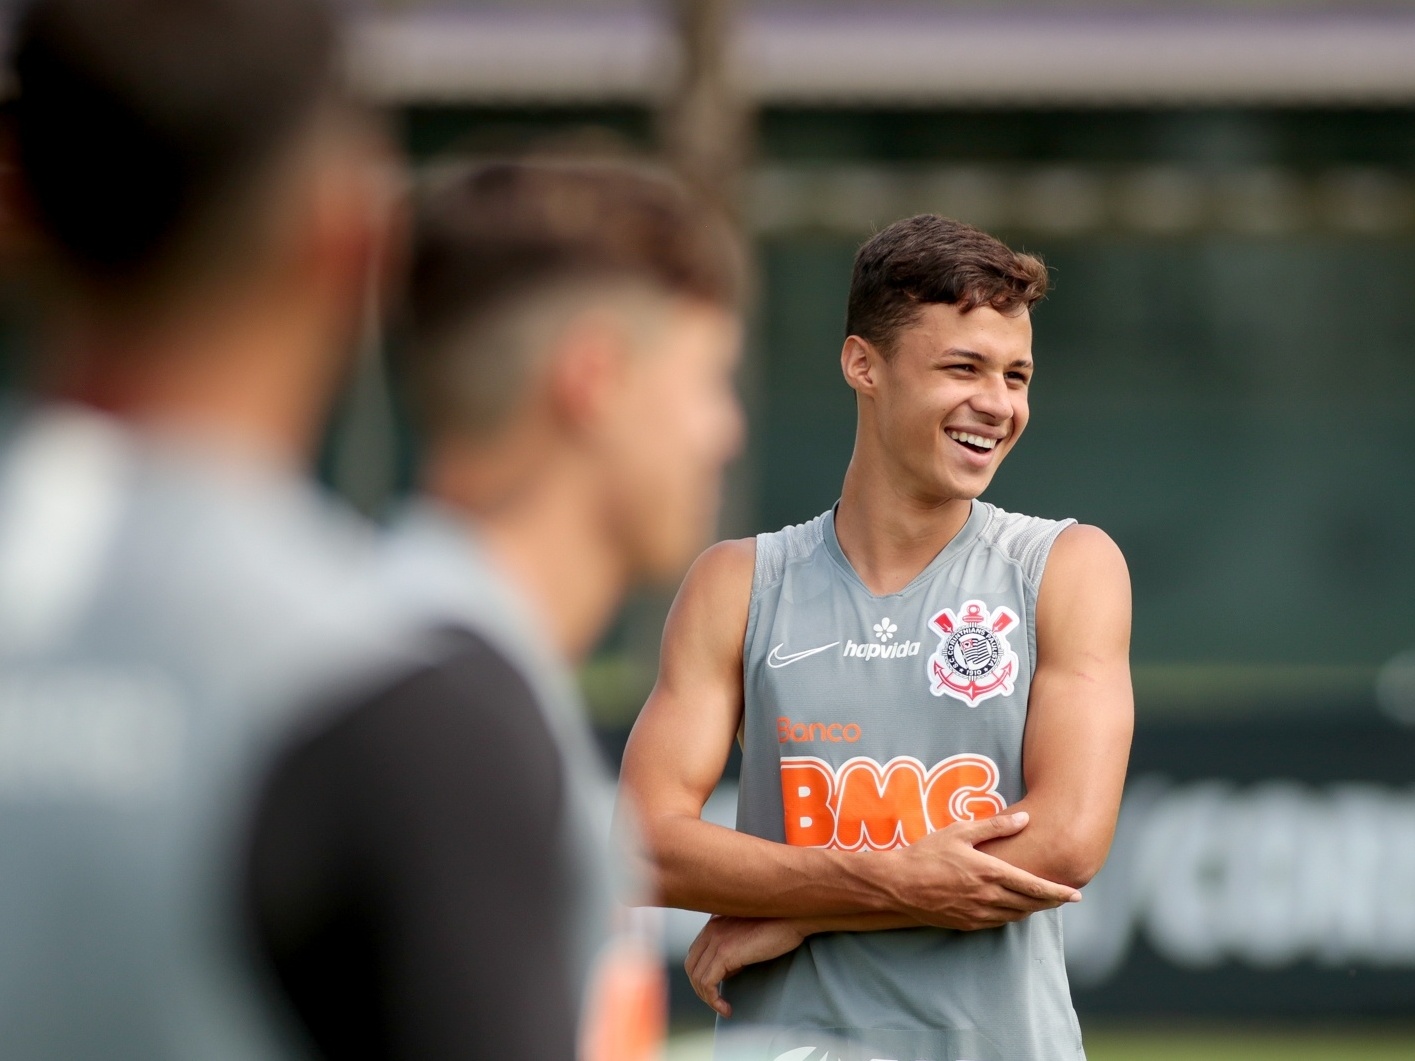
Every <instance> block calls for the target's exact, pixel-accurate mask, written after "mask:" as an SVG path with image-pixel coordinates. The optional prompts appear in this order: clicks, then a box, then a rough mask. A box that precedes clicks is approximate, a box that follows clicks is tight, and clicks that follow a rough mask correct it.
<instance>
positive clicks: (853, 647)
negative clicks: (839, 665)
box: [841, 641, 920, 659]
mask: <svg viewBox="0 0 1415 1061" xmlns="http://www.w3.org/2000/svg"><path fill="white" fill-rule="evenodd" d="M919 647H920V646H919V642H918V641H900V642H899V643H897V644H893V645H881V644H877V643H875V642H871V643H869V644H867V645H857V644H856V643H855V642H854V641H846V642H845V648H844V650H843V651H842V652H841V655H842V656H854V657H855V658H856V659H902V658H903V657H904V656H917V655H918V654H919Z"/></svg>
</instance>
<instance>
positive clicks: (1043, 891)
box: [997, 859, 1081, 908]
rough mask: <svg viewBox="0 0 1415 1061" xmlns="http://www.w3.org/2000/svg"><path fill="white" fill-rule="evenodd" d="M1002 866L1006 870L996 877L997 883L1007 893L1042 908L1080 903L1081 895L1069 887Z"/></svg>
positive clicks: (1005, 864)
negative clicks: (1005, 889) (1034, 902)
mask: <svg viewBox="0 0 1415 1061" xmlns="http://www.w3.org/2000/svg"><path fill="white" fill-rule="evenodd" d="M998 861H1001V859H999V860H998ZM1003 865H1004V866H1006V869H1005V870H1004V871H1003V872H1002V873H1000V874H999V875H998V877H997V883H998V884H1000V885H1002V886H1003V887H1004V888H1007V889H1008V890H1009V891H1014V892H1016V893H1017V894H1019V895H1025V896H1028V897H1029V898H1032V899H1036V900H1038V901H1039V902H1041V903H1043V904H1044V907H1043V908H1047V907H1052V906H1060V905H1061V904H1062V903H1077V902H1080V901H1081V893H1080V892H1078V891H1077V890H1076V889H1075V888H1072V887H1071V886H1070V885H1067V884H1057V883H1056V882H1055V881H1049V880H1046V879H1045V878H1043V877H1036V876H1033V875H1032V874H1030V873H1028V872H1027V871H1026V870H1023V869H1018V868H1017V867H1016V866H1011V865H1008V864H1007V863H1005V862H1003Z"/></svg>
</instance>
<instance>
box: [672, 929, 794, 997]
mask: <svg viewBox="0 0 1415 1061" xmlns="http://www.w3.org/2000/svg"><path fill="white" fill-rule="evenodd" d="M805 938H806V931H805V927H804V925H803V924H802V923H801V922H798V921H792V920H788V919H786V918H778V917H714V918H712V919H711V920H709V921H708V923H707V924H706V925H704V926H703V930H702V931H701V932H699V933H698V938H697V939H695V940H693V945H692V946H691V947H689V948H688V960H687V961H685V962H684V963H683V968H685V969H686V970H688V979H689V980H691V981H692V982H693V990H694V991H696V992H697V993H698V997H699V998H700V999H702V1000H703V1001H704V1002H706V1003H707V1004H708V1005H709V1006H711V1007H712V1008H713V1009H715V1010H717V1012H718V1013H720V1014H722V1016H724V1017H730V1016H732V1007H731V1006H730V1005H728V1004H727V1000H726V999H724V998H723V997H722V992H721V990H720V988H721V986H722V981H724V980H726V979H727V978H728V977H729V976H732V975H733V974H734V973H737V972H739V971H741V970H742V969H744V968H746V967H747V966H748V965H755V964H757V963H758V962H765V961H770V960H771V959H772V958H779V957H781V955H783V954H787V953H789V952H790V951H793V950H795V949H796V948H797V947H799V946H800V945H801V941H802V940H804V939H805Z"/></svg>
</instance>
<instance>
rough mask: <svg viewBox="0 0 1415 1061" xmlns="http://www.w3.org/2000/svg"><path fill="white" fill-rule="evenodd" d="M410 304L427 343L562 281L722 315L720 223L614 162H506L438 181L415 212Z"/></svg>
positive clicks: (729, 264) (725, 258)
mask: <svg viewBox="0 0 1415 1061" xmlns="http://www.w3.org/2000/svg"><path fill="white" fill-rule="evenodd" d="M420 205H421V208H420V210H419V212H418V219H417V232H416V237H415V246H416V250H415V254H414V259H413V269H412V284H411V294H410V308H411V323H412V326H413V330H414V335H415V337H416V338H417V339H419V340H421V341H424V342H425V341H430V340H432V339H434V338H436V337H438V336H440V335H441V334H443V333H445V332H447V331H449V330H454V329H457V328H460V327H461V326H462V324H463V323H465V322H468V321H470V320H471V319H472V318H474V317H475V316H476V315H477V314H478V313H479V312H480V311H481V310H482V309H483V308H484V307H487V306H489V305H494V304H496V303H498V302H505V301H507V300H509V299H513V298H515V297H516V296H517V295H518V294H519V293H520V292H522V291H527V290H535V289H537V288H543V287H546V286H548V285H551V284H556V283H559V282H561V281H564V280H573V279H578V278H581V277H584V278H591V279H611V280H612V279H620V278H622V279H626V280H639V281H643V282H645V283H648V284H650V285H653V286H655V287H659V288H662V289H663V290H665V291H666V292H668V293H670V294H675V295H684V296H688V297H692V298H698V299H701V300H703V301H705V302H710V303H714V304H717V305H721V306H732V305H734V304H735V303H736V301H737V299H738V295H739V285H740V279H741V277H740V274H741V270H740V266H739V262H738V256H737V252H736V248H735V247H734V246H733V244H732V241H731V239H730V237H729V236H728V234H727V230H726V227H725V225H724V224H723V223H722V222H721V221H720V220H718V219H717V218H714V217H713V216H712V215H711V213H710V211H709V210H708V207H707V206H706V205H705V204H703V203H700V202H698V201H696V200H695V199H694V198H693V197H692V195H691V194H690V193H689V192H688V191H687V189H686V188H685V187H684V186H683V185H682V184H680V183H679V182H678V181H676V180H674V179H672V178H671V177H669V176H667V175H666V174H664V173H662V172H659V171H657V170H655V169H652V168H650V167H648V166H644V165H639V164H635V163H630V162H621V161H580V160H563V161H562V160H542V159H531V160H507V161H498V162H490V163H485V164H482V165H477V166H474V167H471V168H467V169H465V170H463V171H461V172H460V173H459V174H458V175H457V176H455V177H452V178H450V179H445V180H444V182H443V183H441V184H440V185H439V186H438V187H436V188H435V189H434V190H433V191H432V192H431V193H430V194H429V195H427V196H426V197H425V199H424V200H423V202H422V203H421V204H420Z"/></svg>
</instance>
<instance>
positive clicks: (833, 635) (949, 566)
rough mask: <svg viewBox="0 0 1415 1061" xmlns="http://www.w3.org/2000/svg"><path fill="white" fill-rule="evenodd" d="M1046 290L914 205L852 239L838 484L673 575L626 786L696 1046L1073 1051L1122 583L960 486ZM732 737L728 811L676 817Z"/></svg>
mask: <svg viewBox="0 0 1415 1061" xmlns="http://www.w3.org/2000/svg"><path fill="white" fill-rule="evenodd" d="M1046 285H1047V274H1046V271H1045V268H1044V267H1043V266H1042V264H1041V263H1040V262H1039V261H1038V260H1037V259H1035V258H1033V257H1030V256H1027V255H1022V254H1017V253H1015V252H1013V251H1011V250H1009V249H1008V248H1007V247H1005V246H1004V245H1003V244H1001V243H1000V242H998V241H997V240H996V239H994V238H992V237H991V236H989V235H987V234H985V233H983V232H980V231H978V230H977V229H974V228H971V227H969V226H967V225H964V224H960V223H959V222H956V221H950V220H947V219H945V218H941V217H937V216H932V215H923V216H919V217H914V218H909V219H907V220H904V221H900V222H897V223H896V224H894V225H891V226H890V227H888V228H887V229H885V230H884V231H882V232H880V233H879V234H878V235H876V236H875V237H874V238H873V239H871V240H870V241H869V242H868V243H866V244H865V245H864V247H862V248H861V250H860V252H859V254H858V255H857V257H856V260H855V270H854V275H853V278H852V281H851V289H850V302H849V312H848V317H847V321H846V330H847V333H848V336H847V338H846V340H845V344H844V347H843V349H842V351H841V369H842V372H843V373H844V376H845V380H846V382H847V383H848V384H849V385H850V387H851V388H852V389H853V390H854V391H855V394H856V399H857V408H858V419H857V428H856V440H855V450H854V454H853V456H852V458H851V461H850V466H849V468H848V469H847V471H846V474H845V483H844V487H843V489H842V491H841V497H840V501H839V503H838V504H837V505H836V506H835V507H834V508H833V509H831V510H830V511H827V512H825V513H824V514H822V515H820V516H818V517H816V518H815V519H813V520H811V521H810V522H808V523H804V524H801V525H799V526H795V527H788V528H786V529H784V530H781V531H778V532H776V533H774V534H762V535H758V536H757V538H756V539H746V540H742V541H731V542H723V543H721V544H719V545H717V546H714V547H713V548H712V549H710V550H708V552H706V553H705V554H704V555H703V556H702V557H701V558H700V559H699V561H698V563H697V564H696V565H695V567H694V568H693V570H692V572H691V573H690V574H689V576H688V578H687V580H686V581H685V583H684V585H683V588H682V590H681V591H680V593H679V596H678V600H677V602H676V603H675V605H674V609H673V612H672V614H671V616H670V618H669V622H668V627H667V630H666V632H665V635H664V650H663V657H662V663H661V670H660V674H659V680H658V684H657V686H656V687H655V689H654V692H653V694H652V696H651V697H650V699H649V702H648V704H647V705H646V706H645V708H644V711H643V714H642V715H641V716H640V719H639V722H638V725H637V726H636V727H635V731H634V734H633V737H632V739H631V741H630V744H629V748H628V751H627V754H626V757H625V763H624V771H623V775H622V776H623V786H624V792H625V795H626V798H628V799H630V800H632V801H633V803H634V804H636V806H637V807H638V808H639V812H640V815H641V818H642V821H643V826H644V829H645V833H646V836H647V841H648V845H649V848H650V851H651V853H652V855H653V857H654V860H655V862H656V864H657V868H658V871H659V878H660V879H659V885H660V889H661V893H662V899H663V901H664V902H666V903H667V904H669V905H673V906H680V907H686V908H689V909H696V910H704V911H708V912H711V913H713V914H716V915H719V916H717V917H714V918H713V919H712V920H711V921H710V922H709V923H708V925H707V927H706V928H705V929H704V930H703V932H702V934H701V935H700V936H699V938H698V939H697V941H696V942H695V943H694V945H693V948H692V951H691V953H690V955H689V959H688V970H689V974H690V976H691V977H692V979H693V982H694V987H695V988H696V989H697V991H698V993H699V994H700V995H702V997H703V998H704V999H705V1000H706V1001H708V1002H709V1003H710V1004H711V1005H713V1007H714V1008H715V1009H716V1010H717V1011H718V1012H719V1014H721V1015H722V1016H723V1017H729V1016H730V1017H731V1021H730V1023H728V1024H725V1025H720V1028H722V1029H723V1030H733V1031H734V1032H735V1034H734V1035H733V1036H731V1037H730V1038H728V1037H725V1036H720V1038H719V1053H720V1054H729V1055H730V1056H733V1057H738V1056H742V1057H762V1058H768V1059H778V1058H793V1059H795V1058H800V1059H804V1058H807V1057H820V1056H825V1055H823V1054H821V1053H819V1051H824V1050H828V1051H829V1053H830V1055H832V1056H834V1055H839V1056H842V1057H845V1058H854V1057H856V1056H858V1057H860V1058H861V1059H866V1058H908V1059H910V1061H914V1059H918V1061H964V1059H967V1061H1043V1059H1045V1061H1055V1059H1058V1058H1066V1059H1075V1058H1080V1057H1082V1056H1083V1051H1082V1046H1081V1037H1080V1032H1079V1028H1078V1026H1077V1022H1076V1017H1075V1013H1074V1011H1073V1009H1072V1006H1071V1000H1070V992H1069V988H1068V985H1067V981H1066V971H1065V966H1064V963H1063V956H1062V945H1061V922H1060V911H1059V909H1058V907H1059V906H1060V905H1061V904H1063V903H1065V902H1067V901H1075V900H1077V899H1079V898H1080V896H1079V893H1078V892H1077V891H1076V890H1075V889H1077V888H1080V887H1081V886H1083V885H1084V884H1085V883H1086V882H1087V881H1088V880H1089V879H1090V878H1091V877H1092V876H1093V875H1094V874H1095V872H1096V871H1097V870H1098V869H1099V868H1100V865H1101V863H1102V862H1103V861H1104V858H1105V855H1106V852H1107V850H1108V848H1109V844H1110V840H1111V835H1112V832H1113V830H1114V826H1115V819H1116V814H1117V812H1118V808H1119V802H1120V794H1121V788H1122V784H1123V780H1124V773H1125V764H1126V759H1127V756H1128V751H1129V742H1130V734H1131V726H1132V697H1131V689H1130V676H1129V664H1128V648H1129V633H1130V591H1129V578H1128V575H1127V573H1126V569H1125V563H1124V560H1123V558H1122V557H1121V555H1120V552H1119V550H1117V549H1116V547H1115V545H1114V544H1113V543H1112V542H1111V540H1110V539H1109V538H1108V537H1107V536H1106V535H1105V534H1104V533H1102V532H1101V531H1099V530H1097V529H1095V528H1093V527H1085V526H1079V525H1076V524H1075V523H1074V522H1073V521H1070V520H1066V521H1061V522H1056V521H1052V520H1045V519H1038V518H1035V517H1030V516H1020V515H1014V514H1011V513H1007V512H1003V511H1002V510H1000V509H997V508H995V507H994V506H992V505H990V504H987V503H985V502H981V501H978V500H976V499H977V498H978V496H979V495H980V494H982V492H983V491H984V490H985V489H986V488H987V486H988V484H989V483H990V482H991V480H992V477H993V475H994V474H995V472H996V471H997V468H998V466H999V465H1000V464H1001V462H1002V460H1003V459H1004V458H1005V457H1006V456H1007V454H1008V453H1009V452H1011V450H1012V447H1013V446H1015V445H1016V444H1017V440H1018V438H1019V437H1020V436H1021V434H1022V431H1023V429H1024V428H1025V427H1026V425H1027V421H1028V417H1029V410H1028V403H1027V394H1028V388H1029V386H1030V383H1031V378H1032V372H1033V361H1032V325H1031V316H1030V310H1031V307H1032V306H1033V305H1034V304H1035V303H1036V302H1037V301H1038V300H1039V299H1040V298H1041V297H1042V295H1043V294H1044V292H1045V289H1046ZM734 739H737V740H740V741H741V744H742V750H743V757H742V777H741V789H740V801H739V805H738V820H737V829H736V830H735V831H733V830H729V829H723V828H720V827H718V826H714V825H712V824H710V823H708V822H705V821H703V820H702V819H701V811H702V807H703V804H704V803H705V801H706V799H707V797H708V795H709V794H710V793H711V792H712V790H713V788H714V786H715V785H716V784H717V782H718V780H719V779H720V777H721V775H722V770H723V767H724V765H725V763H726V761H727V755H728V752H729V750H730V748H731V744H732V741H733V740H734ZM726 978H730V979H726ZM724 979H726V983H725V984H723V985H722V993H721V994H720V993H719V984H720V983H721V982H722V981H723V980H724ZM728 1044H731V1045H730V1047H729V1045H728Z"/></svg>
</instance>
